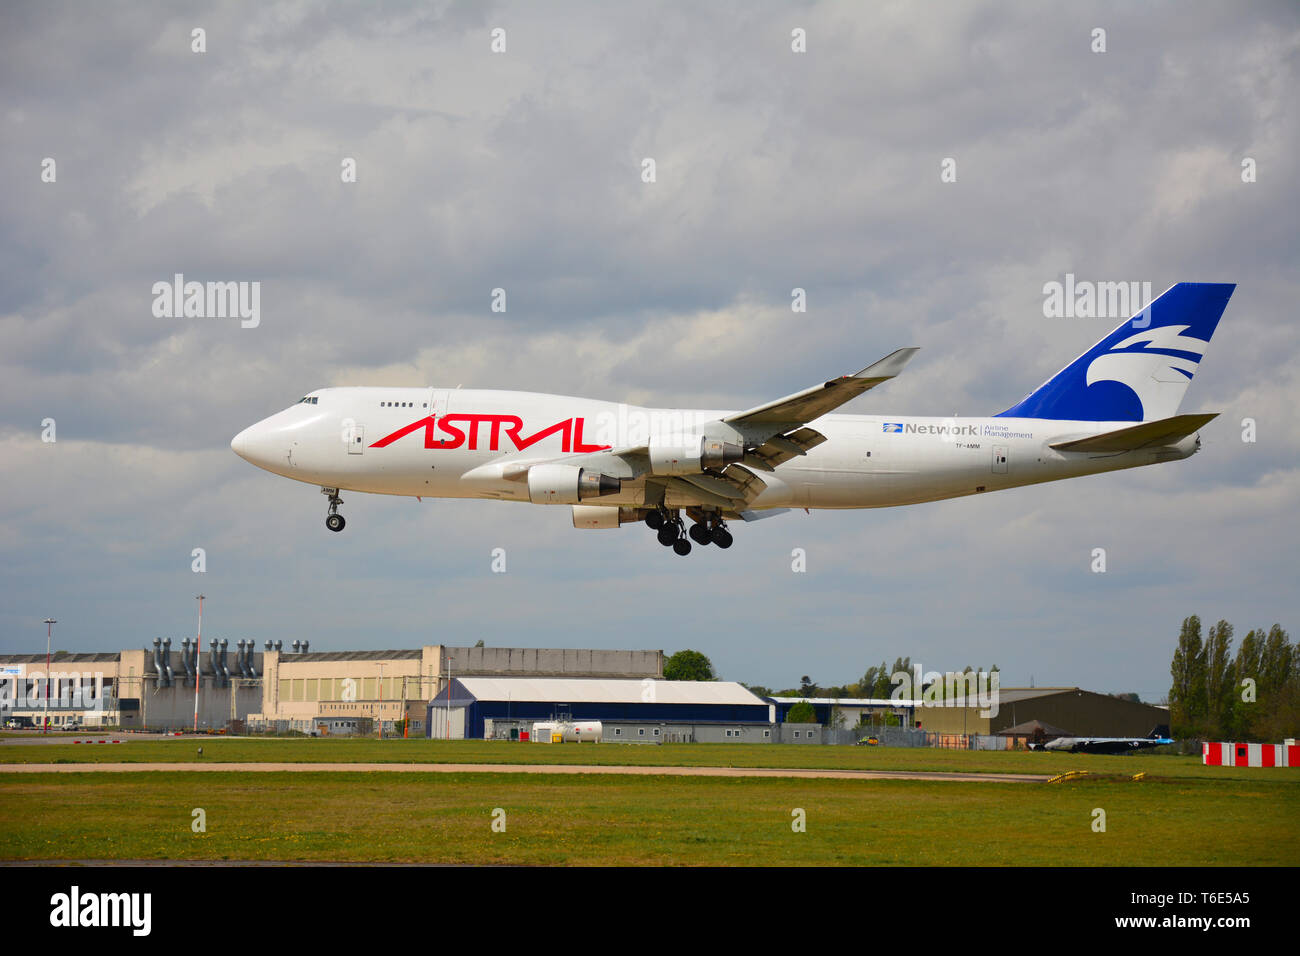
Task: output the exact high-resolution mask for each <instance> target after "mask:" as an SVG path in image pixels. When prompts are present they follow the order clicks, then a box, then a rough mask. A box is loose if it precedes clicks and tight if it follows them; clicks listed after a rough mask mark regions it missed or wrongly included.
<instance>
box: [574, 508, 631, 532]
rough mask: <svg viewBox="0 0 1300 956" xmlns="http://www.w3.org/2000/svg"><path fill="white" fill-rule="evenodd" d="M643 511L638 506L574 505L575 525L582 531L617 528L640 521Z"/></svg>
mask: <svg viewBox="0 0 1300 956" xmlns="http://www.w3.org/2000/svg"><path fill="white" fill-rule="evenodd" d="M642 514H643V512H641V511H639V510H638V509H636V508H616V507H613V506H612V505H574V506H573V526H574V527H575V528H578V529H580V530H582V531H596V530H600V529H602V528H617V527H618V526H619V525H624V524H632V523H633V522H636V521H640V520H641V515H642Z"/></svg>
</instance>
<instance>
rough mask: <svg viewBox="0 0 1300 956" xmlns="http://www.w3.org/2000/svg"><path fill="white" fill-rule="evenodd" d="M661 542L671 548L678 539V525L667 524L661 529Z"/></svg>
mask: <svg viewBox="0 0 1300 956" xmlns="http://www.w3.org/2000/svg"><path fill="white" fill-rule="evenodd" d="M658 537H659V543H660V544H662V545H663V546H664V547H665V548H671V547H672V546H673V542H674V541H676V540H677V526H676V525H675V524H666V525H664V526H663V527H661V528H660V529H659V535H658Z"/></svg>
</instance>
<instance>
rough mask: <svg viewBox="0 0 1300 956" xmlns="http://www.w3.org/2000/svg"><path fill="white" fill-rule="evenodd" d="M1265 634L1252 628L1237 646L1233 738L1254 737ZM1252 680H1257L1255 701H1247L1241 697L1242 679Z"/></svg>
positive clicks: (1248, 738)
mask: <svg viewBox="0 0 1300 956" xmlns="http://www.w3.org/2000/svg"><path fill="white" fill-rule="evenodd" d="M1264 638H1265V634H1264V632H1263V631H1256V630H1253V629H1252V630H1250V631H1247V632H1246V636H1245V637H1243V638H1242V639H1241V644H1240V645H1239V646H1238V647H1237V659H1236V660H1235V661H1234V662H1233V665H1232V671H1233V680H1234V682H1235V685H1236V686H1234V687H1233V689H1232V692H1233V715H1232V731H1231V733H1230V734H1229V735H1228V736H1230V737H1231V738H1232V739H1233V740H1251V739H1253V738H1254V734H1255V731H1254V724H1255V717H1256V715H1257V711H1258V705H1257V701H1258V694H1259V663H1260V655H1261V653H1262V652H1263V649H1264ZM1245 680H1251V681H1254V682H1255V694H1256V697H1255V701H1252V702H1250V703H1247V702H1245V701H1243V700H1242V699H1241V696H1242V692H1243V688H1242V686H1241V684H1242V681H1245Z"/></svg>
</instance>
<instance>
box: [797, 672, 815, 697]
mask: <svg viewBox="0 0 1300 956" xmlns="http://www.w3.org/2000/svg"><path fill="white" fill-rule="evenodd" d="M815 693H817V685H816V684H815V683H814V682H813V679H812V678H811V677H809V676H808V675H807V674H804V675H803V677H800V678H799V696H800V697H811V696H812V695H813V694H815Z"/></svg>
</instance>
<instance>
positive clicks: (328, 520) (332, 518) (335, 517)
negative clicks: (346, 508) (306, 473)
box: [320, 488, 348, 531]
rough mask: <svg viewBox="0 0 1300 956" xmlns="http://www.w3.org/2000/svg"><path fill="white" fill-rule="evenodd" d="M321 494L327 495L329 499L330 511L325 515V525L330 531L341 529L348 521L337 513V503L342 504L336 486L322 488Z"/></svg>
mask: <svg viewBox="0 0 1300 956" xmlns="http://www.w3.org/2000/svg"><path fill="white" fill-rule="evenodd" d="M320 493H321V494H322V495H328V496H329V499H330V512H329V514H327V515H326V516H325V527H327V528H329V529H330V530H331V531H342V530H343V529H344V528H346V527H347V524H348V521H347V519H346V518H344V517H343V516H342V515H341V514H339V505H341V504H343V499H342V498H340V497H339V490H338V489H337V488H322V489H321V490H320Z"/></svg>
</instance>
